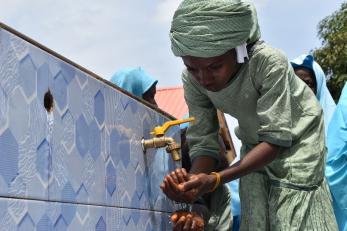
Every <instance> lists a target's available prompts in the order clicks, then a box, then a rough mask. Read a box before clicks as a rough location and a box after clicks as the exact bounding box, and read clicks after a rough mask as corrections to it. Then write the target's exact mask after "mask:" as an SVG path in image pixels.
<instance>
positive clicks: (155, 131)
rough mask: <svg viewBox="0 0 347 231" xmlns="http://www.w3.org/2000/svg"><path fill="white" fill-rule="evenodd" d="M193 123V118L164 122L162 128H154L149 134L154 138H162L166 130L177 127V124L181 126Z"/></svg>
mask: <svg viewBox="0 0 347 231" xmlns="http://www.w3.org/2000/svg"><path fill="white" fill-rule="evenodd" d="M193 121H195V118H194V117H190V118H187V119H180V120H171V121H168V122H165V123H164V124H163V125H162V126H157V127H155V128H154V129H153V131H152V132H151V134H152V135H153V136H155V137H159V136H163V135H164V134H165V132H166V130H168V129H169V128H170V127H171V126H174V125H179V124H183V123H187V122H193Z"/></svg>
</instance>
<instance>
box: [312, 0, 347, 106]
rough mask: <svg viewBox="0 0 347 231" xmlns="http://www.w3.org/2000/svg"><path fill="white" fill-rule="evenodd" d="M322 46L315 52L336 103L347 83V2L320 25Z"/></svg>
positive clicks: (319, 35) (319, 33)
mask: <svg viewBox="0 0 347 231" xmlns="http://www.w3.org/2000/svg"><path fill="white" fill-rule="evenodd" d="M318 37H319V38H320V39H321V40H322V46H321V47H320V48H317V49H315V50H313V55H314V57H315V60H316V61H317V62H318V63H319V64H320V65H321V67H322V68H323V70H324V71H325V73H326V74H327V76H328V78H330V79H329V81H328V88H329V90H330V92H331V93H332V96H333V98H334V99H335V101H337V100H338V98H339V97H340V94H341V90H342V88H343V85H344V83H345V82H346V81H347V2H344V3H342V4H341V8H340V9H339V10H337V11H335V12H334V13H333V14H332V15H330V16H327V17H326V18H324V19H323V20H322V21H320V23H319V25H318Z"/></svg>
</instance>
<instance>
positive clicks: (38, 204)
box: [0, 198, 171, 231]
mask: <svg viewBox="0 0 347 231" xmlns="http://www.w3.org/2000/svg"><path fill="white" fill-rule="evenodd" d="M168 217H169V214H167V213H162V212H155V211H146V210H134V209H127V208H118V207H102V206H91V205H82V204H78V205H76V204H70V203H58V202H47V201H35V200H19V199H4V198H0V223H1V228H0V229H1V230H11V231H22V230H23V231H31V230H37V231H57V230H59V231H61V230H95V231H107V230H124V231H135V230H146V231H157V230H170V228H171V224H170V223H169V219H168Z"/></svg>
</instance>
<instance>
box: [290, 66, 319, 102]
mask: <svg viewBox="0 0 347 231" xmlns="http://www.w3.org/2000/svg"><path fill="white" fill-rule="evenodd" d="M294 72H295V74H296V75H297V76H298V77H299V78H300V79H301V80H302V81H304V82H305V83H306V84H307V86H309V87H310V88H311V89H312V91H313V92H314V94H315V95H316V94H317V83H316V78H315V77H314V76H313V75H312V72H311V71H309V70H308V69H306V68H295V69H294Z"/></svg>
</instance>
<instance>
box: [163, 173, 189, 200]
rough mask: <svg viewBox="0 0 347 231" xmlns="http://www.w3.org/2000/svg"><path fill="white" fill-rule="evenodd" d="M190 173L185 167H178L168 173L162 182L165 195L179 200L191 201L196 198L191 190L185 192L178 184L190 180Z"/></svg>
mask: <svg viewBox="0 0 347 231" xmlns="http://www.w3.org/2000/svg"><path fill="white" fill-rule="evenodd" d="M189 177H190V175H189V174H188V173H187V172H186V170H185V169H184V168H178V169H176V170H175V171H172V172H171V173H170V174H168V175H167V176H166V177H165V178H164V180H163V182H162V183H161V184H160V188H161V189H162V190H163V192H164V193H165V195H166V196H167V197H168V198H170V199H171V200H174V201H177V202H184V203H191V202H192V201H193V200H194V196H193V195H192V193H191V192H183V191H182V190H179V188H178V185H179V184H180V183H183V182H186V181H188V180H189Z"/></svg>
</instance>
